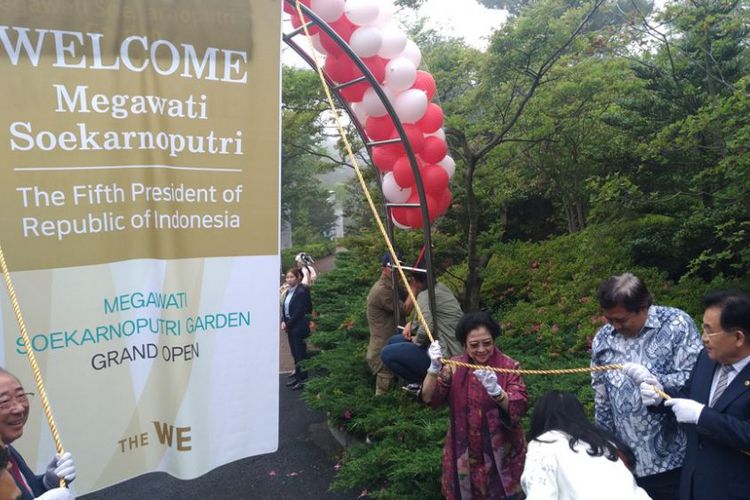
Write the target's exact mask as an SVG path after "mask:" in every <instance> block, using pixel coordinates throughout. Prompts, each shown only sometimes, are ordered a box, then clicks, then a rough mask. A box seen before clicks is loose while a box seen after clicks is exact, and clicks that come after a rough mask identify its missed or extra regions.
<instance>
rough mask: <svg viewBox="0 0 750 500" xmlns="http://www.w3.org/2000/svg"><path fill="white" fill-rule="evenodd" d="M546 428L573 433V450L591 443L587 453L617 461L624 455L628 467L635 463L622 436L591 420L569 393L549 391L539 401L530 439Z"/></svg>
mask: <svg viewBox="0 0 750 500" xmlns="http://www.w3.org/2000/svg"><path fill="white" fill-rule="evenodd" d="M547 431H561V432H564V433H565V434H567V435H568V436H570V438H569V439H568V446H570V449H571V450H573V451H576V450H575V445H576V443H578V442H579V441H580V442H581V443H582V444H584V445H588V446H589V449H588V451H587V453H588V454H589V455H590V456H592V457H600V456H605V457H606V458H608V459H609V460H612V461H613V462H616V461H617V458H618V456H620V455H622V458H623V462H626V465H628V467H631V468H632V466H634V465H635V455H634V454H633V451H632V450H631V449H630V448H629V447H628V446H627V445H625V444H624V443H622V442H621V441H620V440H619V439H617V438H615V437H614V436H612V435H611V434H609V433H608V432H607V431H605V430H604V429H602V428H600V427H598V426H597V425H595V424H593V423H591V421H590V420H589V419H588V418H587V417H586V413H585V412H584V410H583V405H581V402H580V401H578V398H576V397H575V396H574V395H573V394H571V393H569V392H563V391H549V392H547V393H546V394H544V395H543V396H542V397H541V398H539V400H538V401H537V402H536V406H535V407H534V413H533V414H532V415H531V425H530V429H529V441H532V440H534V439H537V438H538V437H539V436H541V435H542V434H544V433H545V432H547ZM538 441H540V442H542V443H543V442H545V441H541V440H538ZM618 452H619V453H618ZM628 462H630V463H628Z"/></svg>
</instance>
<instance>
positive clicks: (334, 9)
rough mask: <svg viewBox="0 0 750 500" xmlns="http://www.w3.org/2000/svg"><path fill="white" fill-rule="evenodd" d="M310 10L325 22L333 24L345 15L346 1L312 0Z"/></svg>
mask: <svg viewBox="0 0 750 500" xmlns="http://www.w3.org/2000/svg"><path fill="white" fill-rule="evenodd" d="M310 8H311V9H312V10H313V12H315V13H316V14H317V15H319V16H320V17H321V18H322V19H323V20H324V21H326V22H328V23H331V22H333V21H335V20H336V19H338V18H339V17H341V14H343V13H344V0H312V1H311V2H310Z"/></svg>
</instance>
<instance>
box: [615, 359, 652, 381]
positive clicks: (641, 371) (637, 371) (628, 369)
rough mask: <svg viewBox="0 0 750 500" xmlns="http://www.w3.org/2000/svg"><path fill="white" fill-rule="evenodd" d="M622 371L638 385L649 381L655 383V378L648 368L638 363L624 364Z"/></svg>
mask: <svg viewBox="0 0 750 500" xmlns="http://www.w3.org/2000/svg"><path fill="white" fill-rule="evenodd" d="M622 371H623V372H625V375H627V376H628V377H630V378H632V379H633V382H635V383H636V384H638V385H640V384H641V383H642V382H646V381H649V380H652V381H656V377H655V376H654V375H653V374H652V373H651V372H650V371H648V368H646V367H645V366H643V365H639V364H638V363H625V364H624V365H622Z"/></svg>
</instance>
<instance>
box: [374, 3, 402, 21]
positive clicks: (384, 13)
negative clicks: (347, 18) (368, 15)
mask: <svg viewBox="0 0 750 500" xmlns="http://www.w3.org/2000/svg"><path fill="white" fill-rule="evenodd" d="M395 11H396V8H395V7H394V6H393V3H391V2H390V1H385V2H382V3H381V4H380V13H379V14H378V17H376V18H375V20H374V21H373V22H372V23H371V24H372V25H373V26H380V27H382V26H385V25H386V24H388V23H389V22H391V19H393V13H394V12H395Z"/></svg>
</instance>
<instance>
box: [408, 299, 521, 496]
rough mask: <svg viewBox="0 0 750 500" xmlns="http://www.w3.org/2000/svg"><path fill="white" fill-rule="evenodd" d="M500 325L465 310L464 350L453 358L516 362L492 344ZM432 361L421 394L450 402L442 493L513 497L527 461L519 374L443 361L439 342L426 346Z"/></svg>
mask: <svg viewBox="0 0 750 500" xmlns="http://www.w3.org/2000/svg"><path fill="white" fill-rule="evenodd" d="M499 335H500V327H499V326H498V324H497V323H496V322H495V321H494V320H493V319H492V317H490V315H489V314H487V313H485V312H472V313H467V314H465V315H464V317H463V318H462V319H461V321H460V322H459V323H458V326H457V327H456V338H457V339H458V341H459V342H461V344H462V345H463V346H464V354H462V355H460V356H455V357H454V358H452V359H454V360H456V361H463V362H465V363H471V364H475V365H482V366H492V367H496V368H511V369H516V368H518V363H517V362H516V361H515V360H513V359H512V358H509V357H508V356H506V355H505V354H503V353H502V351H500V350H499V349H498V348H497V347H496V346H495V339H496V338H497V337H498V336H499ZM429 353H430V359H431V365H430V368H429V370H428V371H427V376H426V377H425V379H424V382H423V384H422V392H421V397H422V400H423V401H424V402H425V403H430V404H431V405H432V406H433V407H437V406H440V405H442V404H445V403H446V402H447V403H448V404H449V405H450V428H449V429H448V435H447V436H446V438H445V447H444V448H443V478H442V491H443V495H444V496H445V497H446V498H448V499H449V500H452V499H461V500H467V499H472V500H479V499H493V500H494V499H515V498H516V495H517V493H518V492H519V491H520V490H519V483H520V479H521V472H522V470H523V463H524V459H525V454H526V452H525V450H526V440H525V438H524V433H523V429H522V428H521V425H520V420H521V417H522V416H523V414H524V413H526V410H527V408H528V400H529V397H528V394H527V393H526V386H525V385H524V383H523V378H522V377H521V376H520V375H516V374H505V373H502V374H501V373H497V372H495V371H492V370H474V369H470V368H463V367H458V366H456V365H453V364H446V365H443V364H442V362H441V359H442V357H443V356H442V352H441V349H440V344H439V343H438V342H437V341H435V342H433V343H432V344H431V345H430V349H429Z"/></svg>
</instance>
